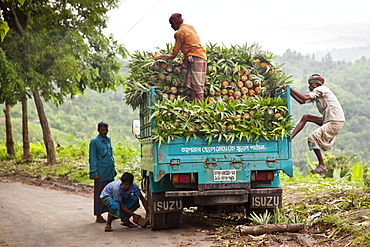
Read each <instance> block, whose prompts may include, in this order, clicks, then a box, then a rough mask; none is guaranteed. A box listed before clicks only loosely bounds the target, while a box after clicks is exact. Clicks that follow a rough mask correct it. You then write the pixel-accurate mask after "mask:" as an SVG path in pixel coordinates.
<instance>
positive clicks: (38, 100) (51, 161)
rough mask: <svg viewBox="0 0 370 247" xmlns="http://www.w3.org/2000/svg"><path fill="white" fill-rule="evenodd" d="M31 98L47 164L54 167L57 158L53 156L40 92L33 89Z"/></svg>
mask: <svg viewBox="0 0 370 247" xmlns="http://www.w3.org/2000/svg"><path fill="white" fill-rule="evenodd" d="M33 98H34V100H35V104H36V109H37V113H38V115H39V119H40V123H41V128H42V135H43V138H44V143H45V148H46V153H47V155H48V164H49V165H55V164H56V163H57V158H56V156H55V149H54V143H53V139H52V138H51V133H50V127H49V123H48V119H47V118H46V115H45V111H44V106H43V104H42V101H41V97H40V92H39V89H38V87H35V88H34V91H33Z"/></svg>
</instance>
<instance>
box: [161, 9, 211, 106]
mask: <svg viewBox="0 0 370 247" xmlns="http://www.w3.org/2000/svg"><path fill="white" fill-rule="evenodd" d="M170 24H171V27H172V28H173V29H174V30H175V31H177V32H176V33H175V41H176V43H175V46H174V47H173V48H172V53H171V54H170V55H167V54H159V53H157V54H156V59H164V60H168V59H174V58H175V57H176V56H177V54H178V53H179V51H180V50H181V52H182V54H183V64H184V66H185V67H186V68H187V72H186V75H185V80H184V81H185V86H186V87H188V88H190V89H191V93H192V100H199V101H201V102H202V101H204V83H205V80H206V70H207V56H206V53H205V51H204V49H203V47H202V45H201V44H200V40H199V37H198V34H197V32H196V31H195V29H194V27H193V26H190V25H187V24H184V23H183V19H182V16H181V14H179V13H175V14H173V15H171V17H170Z"/></svg>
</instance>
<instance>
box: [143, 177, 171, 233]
mask: <svg viewBox="0 0 370 247" xmlns="http://www.w3.org/2000/svg"><path fill="white" fill-rule="evenodd" d="M147 181H148V183H147V186H148V187H147V190H146V191H147V201H148V207H149V222H150V228H151V229H152V231H155V230H162V229H163V228H164V227H165V225H166V213H154V202H153V197H152V192H151V189H150V184H149V179H148V180H147Z"/></svg>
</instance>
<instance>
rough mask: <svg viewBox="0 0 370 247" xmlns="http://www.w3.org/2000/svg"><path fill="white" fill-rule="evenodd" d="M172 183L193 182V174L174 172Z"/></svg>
mask: <svg viewBox="0 0 370 247" xmlns="http://www.w3.org/2000/svg"><path fill="white" fill-rule="evenodd" d="M172 183H174V184H178V183H181V184H186V183H191V174H190V173H180V174H173V175H172Z"/></svg>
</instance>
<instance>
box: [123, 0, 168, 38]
mask: <svg viewBox="0 0 370 247" xmlns="http://www.w3.org/2000/svg"><path fill="white" fill-rule="evenodd" d="M160 2H162V0H159V1H158V2H157V3H156V5H154V6H153V7H152V8H151V9H150V10H149V11H148V12H147V13H146V14H145V15H144V16H143V17H141V19H139V20H138V21H137V22H136V23H135V24H134V25H133V26H132V27H131V28H130V29H129V30H127V31H126V32H125V33H124V34H123V35H122V36H121V37H120V38H118V39H117V40H120V39H122V38H123V36H125V35H126V34H127V33H128V32H130V31H131V30H132V29H133V28H134V27H135V26H136V25H137V24H139V22H140V21H142V20H143V19H144V18H145V17H146V16H147V15H148V14H149V13H150V12H151V11H152V10H153V9H154V8H155V7H157V5H158V4H159V3H160Z"/></svg>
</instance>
